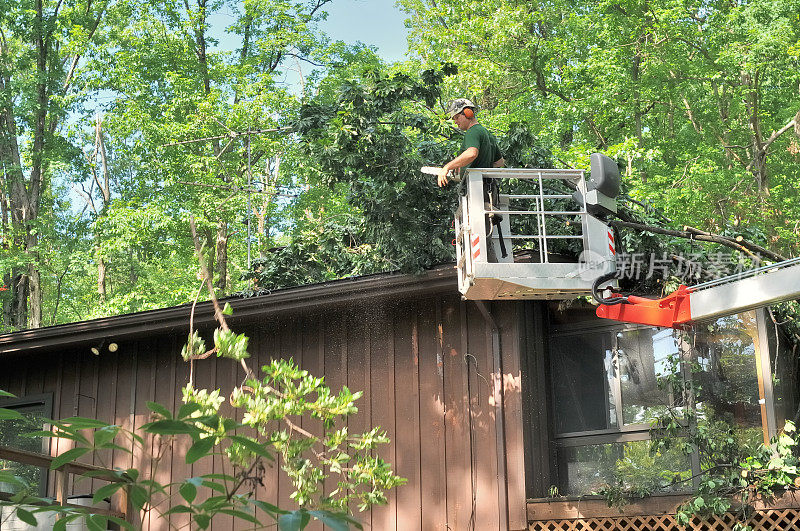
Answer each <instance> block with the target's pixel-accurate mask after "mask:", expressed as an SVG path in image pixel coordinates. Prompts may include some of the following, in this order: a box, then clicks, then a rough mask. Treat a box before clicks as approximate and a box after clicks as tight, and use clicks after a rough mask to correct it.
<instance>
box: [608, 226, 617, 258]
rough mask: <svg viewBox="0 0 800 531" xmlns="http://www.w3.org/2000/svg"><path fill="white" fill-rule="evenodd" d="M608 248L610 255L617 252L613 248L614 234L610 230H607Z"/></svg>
mask: <svg viewBox="0 0 800 531" xmlns="http://www.w3.org/2000/svg"><path fill="white" fill-rule="evenodd" d="M608 249H609V251H611V254H612V255H616V254H617V250H616V249H615V248H614V234H613V233H612V232H611V230H609V231H608Z"/></svg>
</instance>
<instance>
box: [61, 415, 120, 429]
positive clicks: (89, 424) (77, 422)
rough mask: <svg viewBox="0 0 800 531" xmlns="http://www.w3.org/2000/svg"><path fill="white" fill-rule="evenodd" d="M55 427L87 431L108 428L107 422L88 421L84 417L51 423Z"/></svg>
mask: <svg viewBox="0 0 800 531" xmlns="http://www.w3.org/2000/svg"><path fill="white" fill-rule="evenodd" d="M53 423H54V424H56V425H57V426H62V425H63V426H69V427H71V428H73V429H78V430H87V429H91V428H105V427H106V426H110V424H109V423H108V422H103V421H102V420H97V419H90V418H86V417H67V418H65V419H60V420H57V421H54V422H53Z"/></svg>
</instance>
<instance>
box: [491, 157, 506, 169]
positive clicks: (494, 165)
mask: <svg viewBox="0 0 800 531" xmlns="http://www.w3.org/2000/svg"><path fill="white" fill-rule="evenodd" d="M505 165H506V159H504V158H503V157H500V158H499V159H497V160H496V161H494V162H493V163H492V168H503V167H505Z"/></svg>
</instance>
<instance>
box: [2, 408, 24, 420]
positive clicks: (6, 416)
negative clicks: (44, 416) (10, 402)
mask: <svg viewBox="0 0 800 531" xmlns="http://www.w3.org/2000/svg"><path fill="white" fill-rule="evenodd" d="M24 418H25V417H24V416H23V415H22V413H20V412H19V411H16V410H14V409H6V408H4V407H0V420H22V419H24Z"/></svg>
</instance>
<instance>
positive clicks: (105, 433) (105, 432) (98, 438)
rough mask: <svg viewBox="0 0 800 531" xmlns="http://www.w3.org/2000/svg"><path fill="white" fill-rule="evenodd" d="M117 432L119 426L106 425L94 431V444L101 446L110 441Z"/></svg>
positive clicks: (97, 446)
mask: <svg viewBox="0 0 800 531" xmlns="http://www.w3.org/2000/svg"><path fill="white" fill-rule="evenodd" d="M117 433H119V426H107V427H105V428H100V429H99V430H97V431H95V432H94V446H95V447H96V448H102V447H104V446H105V445H106V444H108V443H110V442H111V441H112V440H113V439H114V437H116V436H117Z"/></svg>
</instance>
